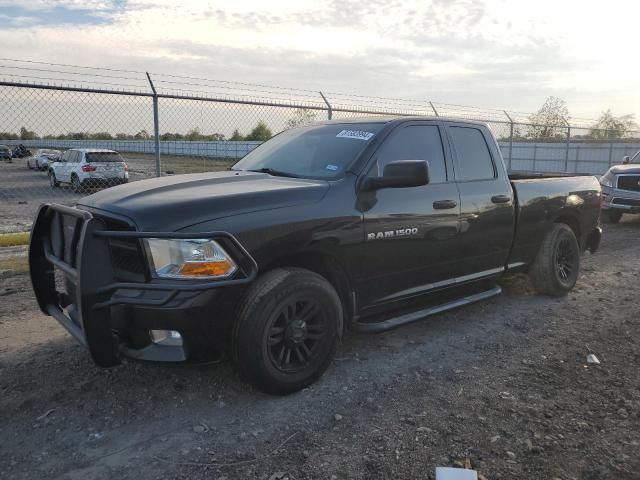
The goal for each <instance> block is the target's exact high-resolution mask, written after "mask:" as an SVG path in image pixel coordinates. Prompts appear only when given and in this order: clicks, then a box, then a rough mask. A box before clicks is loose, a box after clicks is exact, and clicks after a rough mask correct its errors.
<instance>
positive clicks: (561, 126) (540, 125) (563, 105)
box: [527, 96, 569, 139]
mask: <svg viewBox="0 0 640 480" xmlns="http://www.w3.org/2000/svg"><path fill="white" fill-rule="evenodd" d="M568 120H569V109H568V108H567V102H565V101H564V100H562V99H561V98H558V97H553V96H551V97H549V98H547V100H546V101H545V102H544V105H542V107H540V110H538V111H537V112H536V113H534V114H533V115H530V116H529V121H530V122H531V124H532V125H529V128H528V132H527V133H528V136H529V137H531V138H544V139H550V138H557V137H561V136H563V135H564V134H565V132H566V131H567V122H568Z"/></svg>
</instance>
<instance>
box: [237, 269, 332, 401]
mask: <svg viewBox="0 0 640 480" xmlns="http://www.w3.org/2000/svg"><path fill="white" fill-rule="evenodd" d="M340 325H342V305H341V303H340V298H339V296H338V294H337V293H336V291H335V289H334V288H333V286H331V284H330V283H329V282H328V281H327V280H326V279H325V278H323V277H321V276H320V275H318V274H316V273H314V272H311V271H309V270H305V269H302V268H278V269H275V270H271V271H269V272H267V273H265V274H264V275H262V276H261V277H259V278H258V279H257V280H256V281H255V282H254V283H253V284H252V285H251V287H249V289H248V290H247V292H246V294H245V295H244V297H243V299H242V301H241V302H240V307H239V310H238V312H237V315H236V321H235V324H234V328H233V339H232V350H233V359H234V362H235V365H236V368H237V369H238V371H239V373H240V375H241V376H242V377H244V378H245V379H246V380H248V381H249V382H250V383H252V384H253V385H255V386H256V387H257V388H259V389H260V390H262V391H263V392H266V393H270V394H273V395H286V394H289V393H293V392H296V391H298V390H301V389H303V388H304V387H306V386H308V385H310V384H311V383H313V382H315V381H316V380H317V379H318V378H319V377H320V376H321V375H322V374H323V373H324V371H325V370H326V369H327V368H328V367H329V365H330V363H331V360H332V359H333V355H334V353H335V349H336V344H337V339H338V333H339V332H338V329H339V327H340Z"/></svg>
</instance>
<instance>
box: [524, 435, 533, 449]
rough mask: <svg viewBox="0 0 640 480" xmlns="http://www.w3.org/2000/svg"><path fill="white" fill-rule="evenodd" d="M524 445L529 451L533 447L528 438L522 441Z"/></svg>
mask: <svg viewBox="0 0 640 480" xmlns="http://www.w3.org/2000/svg"><path fill="white" fill-rule="evenodd" d="M524 443H525V445H526V446H527V450H529V451H531V450H532V449H533V443H532V442H531V440H529V439H528V438H527V439H526V440H525V441H524Z"/></svg>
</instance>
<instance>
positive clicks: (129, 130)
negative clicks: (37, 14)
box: [0, 67, 640, 233]
mask: <svg viewBox="0 0 640 480" xmlns="http://www.w3.org/2000/svg"><path fill="white" fill-rule="evenodd" d="M78 68H80V67H78ZM83 68H86V67H83ZM32 70H33V69H32ZM42 70H44V69H42ZM56 72H58V71H56ZM108 72H110V75H103V73H105V72H102V71H101V72H100V73H96V72H91V74H92V75H93V79H92V83H90V84H89V85H88V86H86V85H73V86H71V85H65V86H62V85H58V84H55V85H52V84H51V83H50V82H51V81H53V80H55V78H51V77H34V74H33V72H31V73H30V74H29V76H25V77H28V78H29V80H31V81H26V80H25V79H24V78H19V79H16V78H10V79H7V80H2V81H0V145H4V146H6V147H7V148H6V149H3V147H0V159H3V156H4V157H5V158H4V159H3V160H4V161H3V162H2V163H1V164H0V166H1V168H2V174H1V175H0V202H1V203H2V205H1V207H0V218H1V224H0V233H1V232H11V231H22V230H28V229H29V228H30V225H31V221H32V219H33V215H34V213H35V211H36V209H37V207H38V206H39V205H40V204H41V203H44V202H58V203H66V204H73V203H74V202H76V201H77V200H78V199H79V198H80V197H81V196H83V195H87V194H90V193H93V192H94V191H96V190H97V189H100V188H105V187H109V186H110V185H112V184H116V183H121V182H124V181H128V182H135V181H139V180H144V179H148V178H153V177H156V176H164V175H180V174H186V173H199V172H210V171H218V170H224V169H227V168H229V167H231V166H232V165H233V164H234V163H235V162H236V161H237V160H238V159H240V158H242V157H243V156H244V155H246V154H247V153H248V152H249V151H251V150H252V149H253V148H255V147H256V146H258V145H259V144H260V143H262V142H263V141H264V140H266V139H268V138H270V137H271V136H272V135H274V134H276V133H278V132H280V131H282V130H284V129H286V128H290V127H293V126H297V125H303V124H307V123H311V122H313V121H318V120H325V119H347V118H353V117H363V116H367V117H375V116H389V115H393V116H399V115H428V116H442V117H456V118H468V119H474V120H481V121H485V122H487V123H488V124H489V125H490V127H491V129H492V130H493V132H494V134H495V136H496V138H497V139H498V142H499V144H500V147H501V150H502V154H503V157H504V160H505V163H506V165H507V167H508V168H509V169H510V170H512V171H526V172H545V173H553V172H557V173H564V172H568V173H578V174H593V175H600V174H602V173H604V172H605V171H606V170H607V168H608V167H609V166H610V165H613V164H617V163H620V162H621V160H622V157H623V156H625V155H633V154H634V153H635V152H637V151H638V150H640V132H625V134H624V135H623V136H620V135H613V134H612V132H608V131H597V130H595V129H593V128H589V127H587V126H585V125H582V126H580V125H563V126H555V125H551V126H550V125H544V126H541V125H532V124H529V123H527V120H526V116H524V117H523V115H526V114H517V113H513V112H505V111H500V110H481V109H476V108H472V107H464V106H458V105H448V104H441V103H435V102H418V101H415V100H396V99H386V98H376V97H358V96H353V95H351V96H349V95H344V94H339V93H326V92H325V93H320V92H313V91H308V90H292V89H284V88H282V89H281V88H277V87H267V86H263V85H249V84H240V83H231V82H220V81H212V80H205V79H197V78H187V77H175V76H171V75H158V74H154V75H148V74H147V75H146V76H145V77H144V78H140V77H141V76H140V75H133V76H132V73H131V72H129V73H127V75H129V76H128V77H123V76H121V75H122V74H121V75H120V76H119V75H115V74H114V73H113V72H114V71H108ZM116 72H118V71H116ZM67 73H72V72H67ZM138 73H139V72H138ZM38 75H44V73H39V74H38ZM78 75H79V74H78ZM15 76H19V75H15ZM15 76H14V77H15ZM104 77H109V78H111V79H113V82H114V83H109V82H107V81H104V80H105V79H104ZM96 78H99V79H98V80H96ZM83 80H84V79H83ZM133 80H136V81H137V83H127V82H133ZM116 81H117V83H116ZM123 89H124V90H123ZM613 137H615V138H613ZM617 137H620V138H617ZM72 149H99V150H110V151H114V152H117V153H118V154H119V157H118V156H115V155H114V156H111V157H110V156H104V154H103V156H102V157H101V158H100V160H101V161H100V162H98V163H96V162H95V161H94V163H93V164H91V163H90V162H85V163H87V164H88V165H85V164H83V163H78V162H79V161H80V160H81V159H82V158H81V156H78V155H75V154H74V153H73V150H72ZM7 150H11V151H12V153H11V158H10V159H9V156H8V154H7V153H4V154H3V152H6V151H7ZM65 152H66V153H65ZM89 154H90V155H93V156H92V157H91V158H93V159H94V160H95V159H96V158H97V157H96V155H98V152H91V151H85V153H84V155H85V156H86V155H89ZM120 157H121V160H122V161H123V162H124V163H125V164H126V167H124V165H122V166H121V164H120V163H119V160H120ZM56 160H65V161H64V162H59V161H58V163H57V164H56V167H55V168H52V167H51V165H52V164H53V162H55V161H56ZM98 164H100V165H101V166H100V167H99V168H98V169H97V170H93V171H90V169H91V168H95V166H96V165H98ZM102 164H104V165H102ZM60 165H62V167H60ZM52 176H53V177H54V178H52Z"/></svg>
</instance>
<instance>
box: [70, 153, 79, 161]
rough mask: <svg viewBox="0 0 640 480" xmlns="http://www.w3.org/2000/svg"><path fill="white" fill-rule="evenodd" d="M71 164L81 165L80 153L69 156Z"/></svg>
mask: <svg viewBox="0 0 640 480" xmlns="http://www.w3.org/2000/svg"><path fill="white" fill-rule="evenodd" d="M69 162H71V163H79V162H80V152H71V154H70V155H69Z"/></svg>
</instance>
